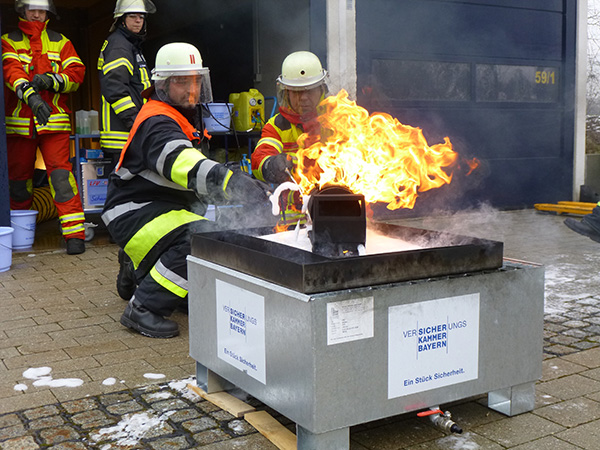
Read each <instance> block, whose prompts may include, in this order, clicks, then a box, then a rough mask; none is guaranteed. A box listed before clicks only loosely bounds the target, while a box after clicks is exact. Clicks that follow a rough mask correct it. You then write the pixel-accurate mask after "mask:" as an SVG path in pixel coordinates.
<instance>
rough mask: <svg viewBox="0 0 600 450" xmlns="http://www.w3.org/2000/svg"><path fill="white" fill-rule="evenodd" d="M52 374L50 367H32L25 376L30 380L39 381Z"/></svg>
mask: <svg viewBox="0 0 600 450" xmlns="http://www.w3.org/2000/svg"><path fill="white" fill-rule="evenodd" d="M50 372H52V369H51V368H50V367H31V368H29V369H27V370H26V371H25V372H23V376H24V377H25V378H27V379H29V380H37V379H38V378H41V377H45V376H47V375H49V374H50Z"/></svg>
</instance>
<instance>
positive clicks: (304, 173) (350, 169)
mask: <svg viewBox="0 0 600 450" xmlns="http://www.w3.org/2000/svg"><path fill="white" fill-rule="evenodd" d="M321 107H323V108H324V110H325V113H324V114H321V115H320V116H319V118H318V120H319V122H320V124H321V127H322V129H324V130H326V131H325V132H324V133H323V134H322V135H321V140H320V141H318V142H316V143H314V144H312V145H310V146H305V145H303V143H308V136H307V135H306V134H305V135H303V136H301V138H300V139H299V144H300V149H299V150H298V169H297V176H298V178H299V184H300V186H301V187H302V190H303V192H310V191H311V190H312V189H313V188H315V187H317V188H319V189H321V188H323V187H325V186H331V185H334V186H344V187H346V188H348V189H350V190H351V191H352V192H354V193H356V194H363V195H364V196H365V201H366V202H367V203H375V202H385V203H387V207H388V209H391V210H395V209H398V208H413V207H414V205H415V201H416V198H417V195H418V192H424V191H427V190H430V189H434V188H438V187H440V186H442V185H444V184H447V183H450V181H451V180H452V173H451V172H450V173H449V174H448V173H446V172H445V171H444V170H443V169H444V168H446V167H450V166H452V165H453V164H454V163H455V161H456V160H457V157H458V154H457V153H456V152H454V151H453V150H452V144H451V143H450V139H449V138H447V137H446V138H444V143H442V144H436V145H433V146H431V147H430V146H429V145H428V144H427V141H426V140H425V137H424V136H423V132H422V131H421V129H420V128H414V127H411V126H409V125H403V124H402V123H400V122H399V121H398V120H397V119H395V118H393V117H392V116H390V115H389V114H386V113H374V114H372V115H370V116H369V113H368V111H367V110H366V109H364V108H362V107H360V106H358V105H357V104H356V102H353V101H350V100H349V99H348V93H347V92H346V91H345V90H341V91H340V92H339V93H338V94H337V96H331V97H327V98H326V99H325V100H324V101H323V102H322V103H321ZM474 164H475V163H474Z"/></svg>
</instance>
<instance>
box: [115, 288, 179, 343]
mask: <svg viewBox="0 0 600 450" xmlns="http://www.w3.org/2000/svg"><path fill="white" fill-rule="evenodd" d="M121 325H124V326H126V327H127V328H131V329H132V330H135V331H137V332H138V333H140V334H142V335H144V336H148V337H151V338H171V337H175V336H178V335H179V326H178V325H177V322H173V321H172V320H169V319H165V318H164V317H162V316H160V315H158V314H154V313H153V312H152V311H150V310H148V309H146V308H144V307H143V306H141V305H140V304H139V303H138V302H137V300H136V299H135V297H133V298H132V299H131V300H130V301H129V303H128V304H127V307H126V308H125V312H123V315H122V316H121Z"/></svg>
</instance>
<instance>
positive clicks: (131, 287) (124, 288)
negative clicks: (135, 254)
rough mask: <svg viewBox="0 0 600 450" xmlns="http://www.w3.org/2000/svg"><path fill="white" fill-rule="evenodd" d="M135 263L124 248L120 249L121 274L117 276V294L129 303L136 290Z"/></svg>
mask: <svg viewBox="0 0 600 450" xmlns="http://www.w3.org/2000/svg"><path fill="white" fill-rule="evenodd" d="M136 287H137V286H136V282H135V274H134V269H133V263H132V262H131V259H130V258H129V256H127V253H125V252H124V251H123V249H122V248H120V249H119V274H118V275H117V292H118V293H119V297H121V298H122V299H123V300H127V301H129V300H130V299H131V297H133V294H134V292H135V288H136Z"/></svg>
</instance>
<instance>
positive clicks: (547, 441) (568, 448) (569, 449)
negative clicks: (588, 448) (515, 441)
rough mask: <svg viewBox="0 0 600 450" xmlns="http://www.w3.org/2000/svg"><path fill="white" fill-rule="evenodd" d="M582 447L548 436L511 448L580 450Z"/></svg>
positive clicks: (517, 449)
mask: <svg viewBox="0 0 600 450" xmlns="http://www.w3.org/2000/svg"><path fill="white" fill-rule="evenodd" d="M580 449H581V447H576V446H574V445H572V444H569V443H568V442H565V441H563V440H561V439H558V438H556V437H554V436H548V437H545V438H542V439H536V440H535V441H532V442H528V443H526V444H521V445H517V446H516V447H511V450H580Z"/></svg>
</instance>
